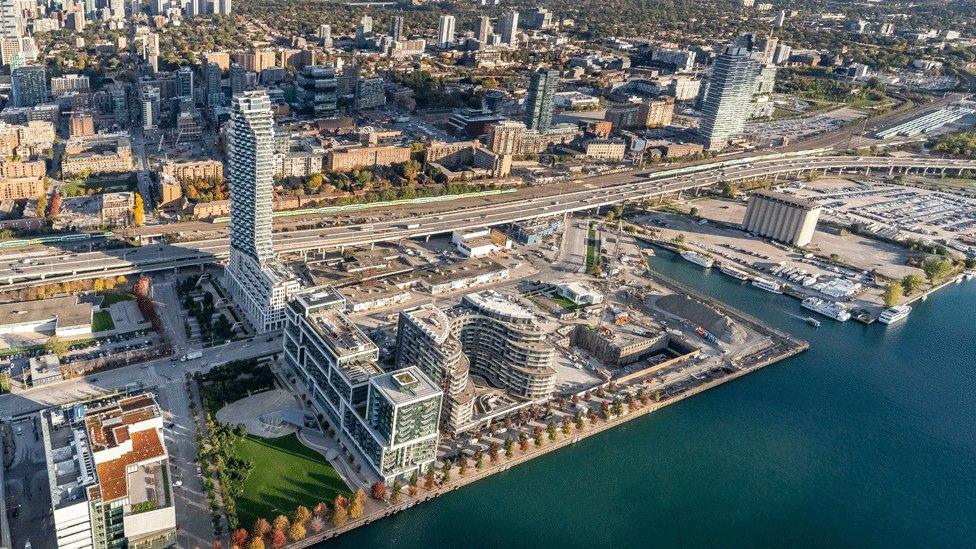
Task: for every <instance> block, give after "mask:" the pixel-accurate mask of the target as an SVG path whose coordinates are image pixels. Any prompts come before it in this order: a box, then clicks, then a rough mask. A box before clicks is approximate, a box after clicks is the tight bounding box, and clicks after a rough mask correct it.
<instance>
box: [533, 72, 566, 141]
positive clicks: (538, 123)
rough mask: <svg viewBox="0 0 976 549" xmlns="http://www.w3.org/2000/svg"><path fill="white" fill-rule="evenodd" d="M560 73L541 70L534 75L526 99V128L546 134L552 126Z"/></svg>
mask: <svg viewBox="0 0 976 549" xmlns="http://www.w3.org/2000/svg"><path fill="white" fill-rule="evenodd" d="M558 84H559V71H557V70H555V69H546V68H541V69H539V70H537V71H535V72H534V73H532V79H531V81H530V82H529V93H528V94H527V95H526V97H525V126H526V127H527V128H528V129H530V130H538V131H539V132H541V133H546V130H548V129H549V127H550V126H552V108H553V105H554V104H555V101H556V88H557V86H558Z"/></svg>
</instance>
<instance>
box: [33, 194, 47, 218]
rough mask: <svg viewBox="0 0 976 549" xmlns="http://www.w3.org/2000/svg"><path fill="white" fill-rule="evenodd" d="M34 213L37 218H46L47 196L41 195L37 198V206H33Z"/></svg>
mask: <svg viewBox="0 0 976 549" xmlns="http://www.w3.org/2000/svg"><path fill="white" fill-rule="evenodd" d="M34 213H36V214H37V217H45V216H47V195H45V194H42V195H41V196H38V197H37V205H35V206H34Z"/></svg>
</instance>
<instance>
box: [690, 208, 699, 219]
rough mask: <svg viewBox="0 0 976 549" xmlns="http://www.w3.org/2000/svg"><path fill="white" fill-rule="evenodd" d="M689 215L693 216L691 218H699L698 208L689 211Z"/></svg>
mask: <svg viewBox="0 0 976 549" xmlns="http://www.w3.org/2000/svg"><path fill="white" fill-rule="evenodd" d="M688 213H690V214H691V217H698V213H699V211H698V208H696V207H694V206H692V208H691V210H689V212H688Z"/></svg>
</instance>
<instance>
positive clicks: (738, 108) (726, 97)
mask: <svg viewBox="0 0 976 549" xmlns="http://www.w3.org/2000/svg"><path fill="white" fill-rule="evenodd" d="M760 69H761V66H760V64H759V61H758V60H757V59H755V56H754V55H753V53H752V52H751V51H750V50H749V49H748V48H745V47H739V46H736V45H732V46H729V47H728V48H726V49H725V51H724V52H723V53H722V54H721V55H719V56H718V57H717V58H716V59H715V62H714V64H713V65H712V74H711V77H710V78H709V81H708V88H707V89H706V90H705V97H704V99H703V100H702V106H701V111H702V116H701V123H700V125H699V127H698V133H699V135H700V136H701V138H702V139H703V141H704V145H705V147H706V148H708V149H723V148H725V147H726V146H727V145H728V144H729V142H731V141H732V140H733V139H735V138H737V137H739V136H740V135H742V130H743V128H744V127H745V124H746V121H747V120H748V119H749V116H750V115H751V114H752V108H753V107H752V98H753V95H755V93H756V89H757V79H758V77H759V73H760Z"/></svg>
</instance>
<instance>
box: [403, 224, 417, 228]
mask: <svg viewBox="0 0 976 549" xmlns="http://www.w3.org/2000/svg"><path fill="white" fill-rule="evenodd" d="M403 228H404V229H419V228H420V223H404V224H403Z"/></svg>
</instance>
